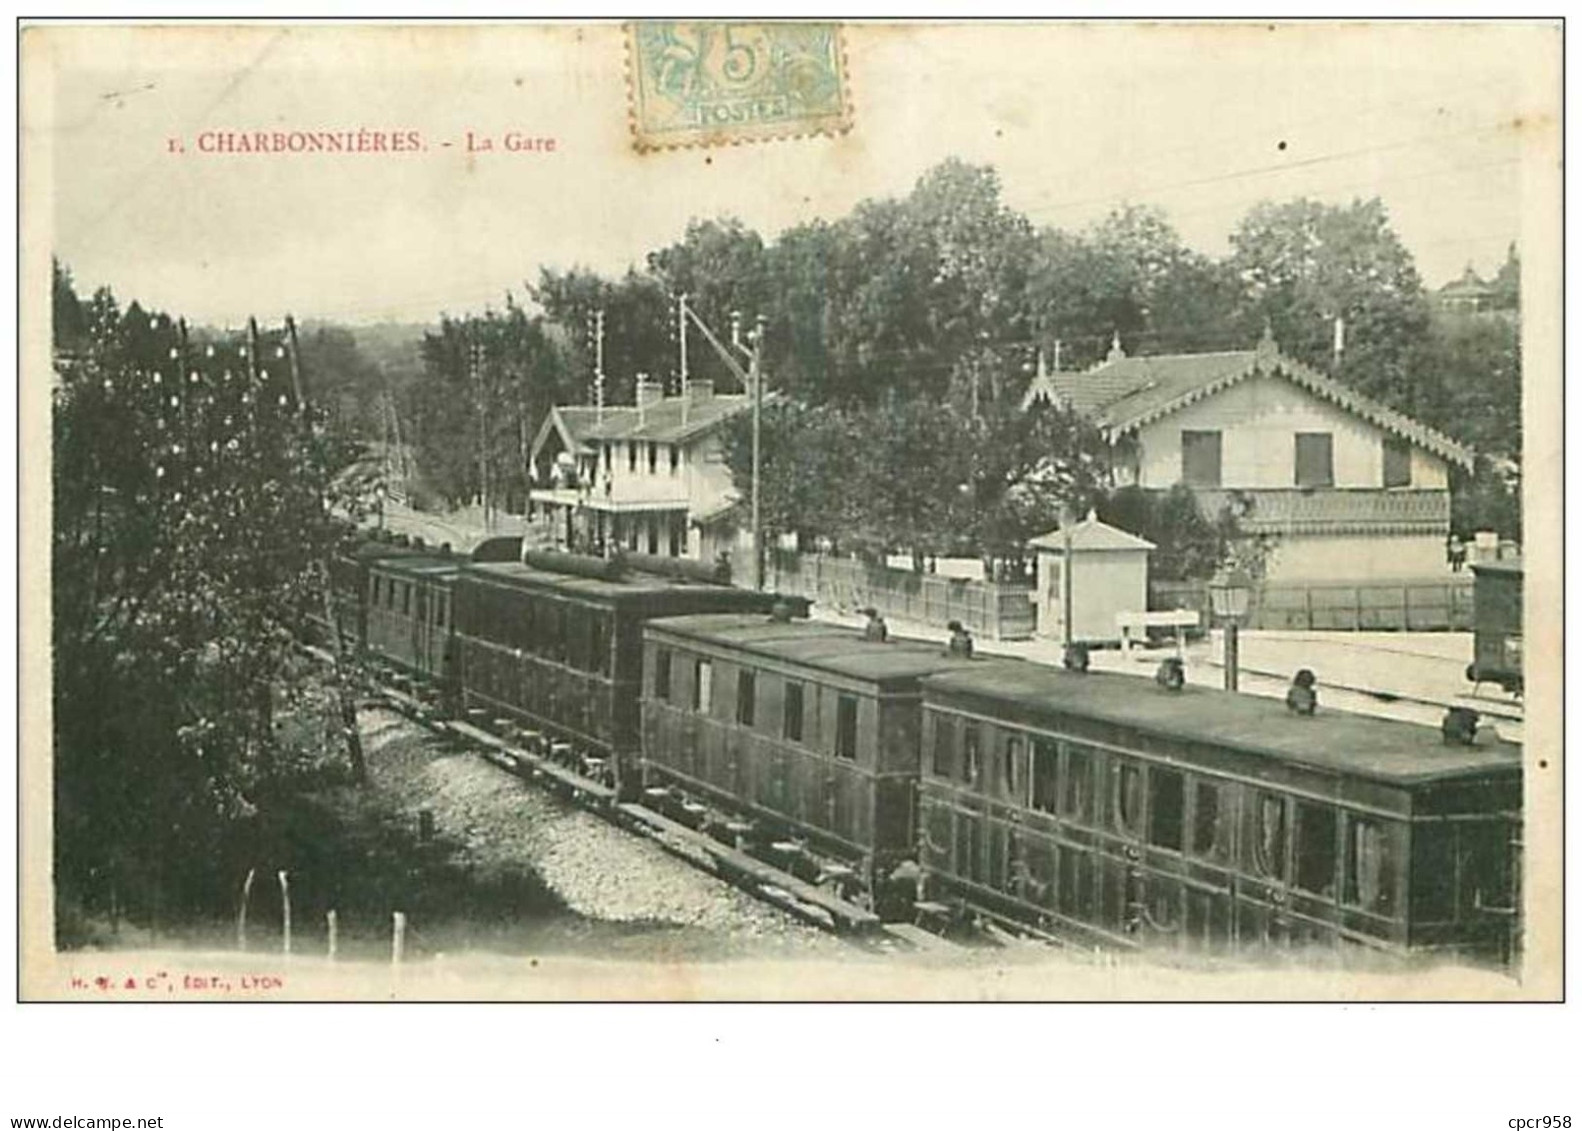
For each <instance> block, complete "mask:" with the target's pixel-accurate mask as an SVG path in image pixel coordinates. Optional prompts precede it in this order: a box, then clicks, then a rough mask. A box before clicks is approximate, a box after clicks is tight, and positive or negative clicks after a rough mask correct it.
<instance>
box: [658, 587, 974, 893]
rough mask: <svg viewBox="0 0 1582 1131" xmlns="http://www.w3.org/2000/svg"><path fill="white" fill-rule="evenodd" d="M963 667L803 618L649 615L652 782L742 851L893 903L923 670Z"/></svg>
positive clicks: (930, 652)
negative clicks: (718, 825)
mask: <svg viewBox="0 0 1582 1131" xmlns="http://www.w3.org/2000/svg"><path fill="white" fill-rule="evenodd" d="M968 662H969V661H967V660H965V659H963V658H960V657H956V656H950V655H947V654H946V653H945V649H944V648H943V647H942V646H940V645H938V644H928V643H923V642H919V641H893V642H889V643H880V642H877V641H867V640H864V639H862V637H861V635H860V634H859V633H855V632H853V631H852V630H850V629H847V628H841V627H838V626H834V625H830V624H821V623H814V622H808V621H789V620H779V619H770V620H768V621H766V620H765V618H763V617H761V616H759V617H743V616H693V617H675V618H666V619H663V620H655V621H651V622H650V623H649V625H648V627H647V630H646V632H645V678H644V684H643V690H644V696H643V775H644V782H645V785H647V786H648V787H649V792H650V794H655V795H658V800H659V803H663V801H664V799H665V797H666V795H667V794H672V795H677V796H680V797H683V798H686V799H687V800H688V801H691V802H701V803H702V804H704V805H706V806H707V807H709V808H710V809H712V810H714V811H715V812H717V813H721V814H722V815H723V816H725V817H726V818H727V820H728V825H730V824H733V825H735V826H736V830H737V835H738V836H739V837H740V839H741V840H742V841H743V847H746V848H749V849H751V850H754V851H756V852H757V853H758V854H760V855H767V856H768V857H769V858H770V859H771V860H772V861H773V862H775V863H777V864H780V865H781V866H783V867H786V868H787V869H788V870H790V871H792V872H793V873H794V874H799V875H801V876H802V877H803V878H806V879H810V880H821V879H822V880H834V881H836V882H837V886H839V887H840V888H842V889H846V888H850V889H851V890H852V894H853V895H854V896H856V897H859V898H867V899H871V900H873V901H874V902H875V904H876V905H877V907H878V909H879V910H880V911H881V913H883V912H884V911H886V910H888V909H889V903H890V897H891V896H892V895H894V894H895V892H894V891H892V887H891V885H889V884H888V883H887V882H886V881H887V878H888V877H889V876H890V875H891V873H892V871H893V870H894V869H895V868H896V867H897V866H898V865H900V864H901V863H902V861H905V860H909V859H911V858H912V857H913V856H914V837H913V828H914V817H915V809H916V789H917V772H918V768H917V729H918V719H919V714H920V709H919V687H918V680H919V678H920V677H921V676H923V675H926V674H928V673H930V672H938V671H943V670H949V669H953V668H960V667H962V666H964V665H965V664H967V663H968Z"/></svg>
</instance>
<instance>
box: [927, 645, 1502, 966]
mask: <svg viewBox="0 0 1582 1131" xmlns="http://www.w3.org/2000/svg"><path fill="white" fill-rule="evenodd" d="M923 696H924V718H923V736H922V739H923V758H924V763H923V780H922V813H921V817H920V826H921V831H920V837H921V846H920V848H921V857H920V864H921V866H922V869H923V871H924V874H925V883H926V885H927V888H928V891H929V895H930V898H931V899H934V900H942V901H946V902H947V903H953V904H955V905H957V906H959V907H962V908H966V909H970V910H972V911H974V912H981V913H983V914H986V915H988V916H990V917H991V918H999V919H1003V920H1009V921H1016V922H1020V923H1025V924H1030V925H1033V926H1035V927H1041V928H1043V929H1045V930H1047V931H1049V932H1051V933H1054V934H1058V935H1063V936H1066V937H1076V938H1079V939H1084V940H1087V941H1092V942H1095V943H1099V942H1103V943H1122V944H1133V945H1137V944H1148V945H1153V946H1159V945H1174V946H1183V947H1186V946H1206V947H1238V948H1246V947H1253V948H1257V947H1272V948H1292V947H1341V946H1347V945H1356V946H1361V947H1366V948H1374V949H1380V950H1387V951H1394V952H1422V951H1446V952H1459V953H1465V954H1470V955H1474V956H1479V957H1482V958H1486V959H1493V960H1506V959H1508V958H1509V957H1510V954H1511V952H1512V951H1513V948H1514V947H1515V945H1516V943H1517V935H1516V932H1517V921H1518V919H1517V912H1516V903H1517V896H1518V877H1517V875H1516V871H1515V869H1516V868H1517V863H1516V861H1517V860H1518V858H1519V857H1518V854H1517V853H1518V849H1517V848H1516V844H1517V842H1518V840H1519V835H1520V827H1521V804H1522V797H1521V791H1522V776H1521V757H1520V752H1519V748H1518V747H1515V746H1512V745H1510V744H1507V743H1503V742H1500V741H1497V740H1494V739H1493V738H1492V737H1491V736H1488V735H1487V733H1486V732H1485V733H1484V734H1483V735H1480V738H1479V742H1478V744H1477V745H1470V746H1468V745H1446V744H1445V742H1444V739H1442V737H1441V735H1440V733H1439V732H1437V731H1435V730H1432V729H1430V728H1427V727H1422V726H1417V725H1414V724H1410V723H1404V722H1394V721H1389V720H1384V719H1377V718H1371V717H1366V716H1361V715H1352V714H1344V713H1340V712H1334V711H1324V710H1320V712H1319V713H1318V714H1317V715H1316V716H1311V717H1303V716H1298V715H1296V714H1293V713H1290V712H1288V711H1287V709H1286V707H1285V706H1284V704H1282V703H1281V702H1280V701H1279V700H1275V699H1265V698H1259V697H1255V696H1247V695H1235V694H1229V693H1226V692H1222V691H1217V690H1209V689H1205V688H1199V687H1188V688H1186V689H1185V690H1181V691H1170V690H1166V689H1165V688H1162V687H1159V686H1157V685H1153V684H1149V683H1146V682H1144V681H1142V680H1139V679H1136V678H1133V677H1128V676H1123V675H1112V674H1075V673H1071V672H1064V671H1058V670H1055V669H1051V668H1046V667H1042V666H1039V665H1034V664H1029V663H1023V662H1018V661H1007V662H1004V663H995V664H992V665H979V666H977V667H975V668H973V669H971V670H967V671H955V672H948V673H943V674H939V675H934V676H931V677H928V678H926V679H925V680H924V681H923ZM1485 738H1486V739H1487V741H1486V742H1485V741H1484V740H1485Z"/></svg>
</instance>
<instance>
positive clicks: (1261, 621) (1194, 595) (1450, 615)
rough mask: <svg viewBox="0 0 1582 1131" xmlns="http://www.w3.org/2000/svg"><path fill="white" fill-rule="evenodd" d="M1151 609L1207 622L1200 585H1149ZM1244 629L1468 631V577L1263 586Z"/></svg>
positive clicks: (1203, 589)
mask: <svg viewBox="0 0 1582 1131" xmlns="http://www.w3.org/2000/svg"><path fill="white" fill-rule="evenodd" d="M1148 603H1149V605H1150V607H1152V608H1155V609H1196V610H1197V611H1198V612H1199V614H1200V615H1201V616H1202V617H1203V618H1204V619H1203V623H1204V624H1208V623H1210V621H1209V619H1208V617H1209V599H1208V587H1207V585H1206V584H1205V583H1203V582H1199V581H1154V582H1151V583H1150V584H1149V586H1148ZM1243 623H1244V625H1245V626H1246V627H1248V628H1285V629H1304V630H1322V629H1333V630H1339V631H1352V632H1442V631H1454V632H1470V631H1471V630H1472V575H1471V574H1470V573H1468V574H1457V575H1455V576H1453V577H1442V578H1441V577H1436V578H1403V579H1401V580H1399V581H1370V582H1362V583H1353V582H1345V583H1341V582H1316V581H1315V582H1299V581H1277V582H1265V583H1264V584H1263V585H1262V586H1260V587H1258V588H1257V589H1254V590H1253V595H1252V604H1251V607H1250V609H1249V610H1248V614H1247V618H1246V620H1245V621H1244V622H1243Z"/></svg>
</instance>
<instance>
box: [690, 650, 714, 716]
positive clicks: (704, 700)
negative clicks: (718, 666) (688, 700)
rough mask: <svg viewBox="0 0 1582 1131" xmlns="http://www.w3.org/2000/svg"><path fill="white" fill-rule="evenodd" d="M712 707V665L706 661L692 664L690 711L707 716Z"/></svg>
mask: <svg viewBox="0 0 1582 1131" xmlns="http://www.w3.org/2000/svg"><path fill="white" fill-rule="evenodd" d="M713 705H714V665H713V664H711V663H709V661H707V660H694V661H693V663H692V709H693V710H694V711H697V712H698V713H700V714H704V715H706V714H708V713H709V708H710V707H712V706H713Z"/></svg>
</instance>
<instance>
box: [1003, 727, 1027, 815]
mask: <svg viewBox="0 0 1582 1131" xmlns="http://www.w3.org/2000/svg"><path fill="white" fill-rule="evenodd" d="M1026 747H1027V743H1026V742H1024V741H1023V740H1022V739H1020V738H1018V737H1017V736H1016V735H1014V734H1013V735H1007V736H1006V739H1005V751H1004V756H1003V757H1002V758H1001V759H1000V795H1001V796H1002V797H1005V798H1008V799H1010V800H1012V801H1017V800H1020V798H1019V797H1018V796H1017V787H1018V786H1019V785H1020V784H1021V776H1022V775H1021V772H1020V769H1019V767H1020V765H1021V762H1022V751H1023V750H1025V749H1026Z"/></svg>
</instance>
